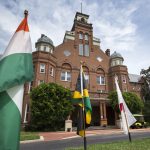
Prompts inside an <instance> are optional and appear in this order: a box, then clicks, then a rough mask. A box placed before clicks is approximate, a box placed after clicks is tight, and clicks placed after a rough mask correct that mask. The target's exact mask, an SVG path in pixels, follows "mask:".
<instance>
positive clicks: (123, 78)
mask: <svg viewBox="0 0 150 150" xmlns="http://www.w3.org/2000/svg"><path fill="white" fill-rule="evenodd" d="M122 82H123V83H126V76H125V75H123V76H122Z"/></svg>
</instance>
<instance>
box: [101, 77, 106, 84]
mask: <svg viewBox="0 0 150 150" xmlns="http://www.w3.org/2000/svg"><path fill="white" fill-rule="evenodd" d="M101 84H102V85H104V84H105V77H101Z"/></svg>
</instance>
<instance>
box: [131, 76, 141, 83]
mask: <svg viewBox="0 0 150 150" xmlns="http://www.w3.org/2000/svg"><path fill="white" fill-rule="evenodd" d="M129 80H130V82H135V83H137V82H139V81H140V80H141V76H140V75H136V74H129Z"/></svg>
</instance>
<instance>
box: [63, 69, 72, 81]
mask: <svg viewBox="0 0 150 150" xmlns="http://www.w3.org/2000/svg"><path fill="white" fill-rule="evenodd" d="M61 80H62V81H71V73H70V72H67V71H66V72H65V71H63V72H61Z"/></svg>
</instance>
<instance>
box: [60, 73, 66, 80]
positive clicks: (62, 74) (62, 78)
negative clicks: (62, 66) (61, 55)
mask: <svg viewBox="0 0 150 150" xmlns="http://www.w3.org/2000/svg"><path fill="white" fill-rule="evenodd" d="M61 80H62V81H65V72H61Z"/></svg>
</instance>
